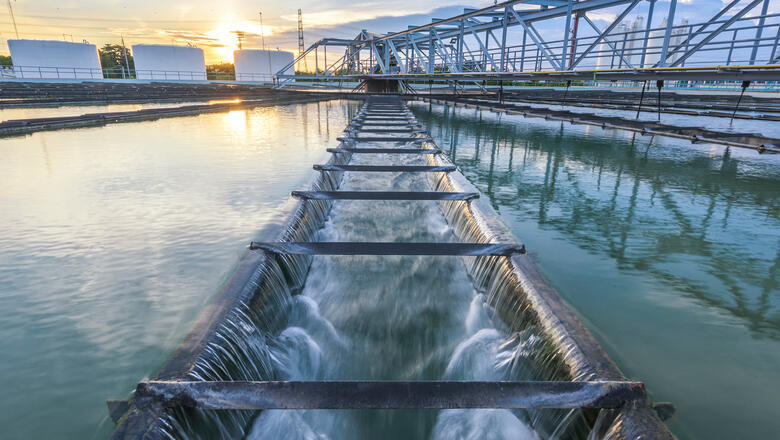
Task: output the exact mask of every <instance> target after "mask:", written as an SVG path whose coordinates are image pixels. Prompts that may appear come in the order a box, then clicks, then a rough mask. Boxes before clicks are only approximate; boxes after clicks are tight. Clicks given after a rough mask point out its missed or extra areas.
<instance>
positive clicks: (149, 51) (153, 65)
mask: <svg viewBox="0 0 780 440" xmlns="http://www.w3.org/2000/svg"><path fill="white" fill-rule="evenodd" d="M133 59H134V60H135V75H136V78H137V79H152V80H173V81H175V80H205V79H206V61H205V58H204V57H203V49H199V48H197V47H190V46H173V45H167V44H134V45H133Z"/></svg>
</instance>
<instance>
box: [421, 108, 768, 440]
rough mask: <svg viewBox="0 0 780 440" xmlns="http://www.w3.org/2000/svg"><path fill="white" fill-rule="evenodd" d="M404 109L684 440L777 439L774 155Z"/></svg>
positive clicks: (463, 112)
mask: <svg viewBox="0 0 780 440" xmlns="http://www.w3.org/2000/svg"><path fill="white" fill-rule="evenodd" d="M411 108H412V110H413V111H414V113H415V114H416V116H417V117H418V119H419V120H420V121H421V122H422V123H423V124H424V125H425V126H426V128H427V129H428V130H429V132H430V133H431V134H432V135H433V137H434V139H435V141H436V142H437V143H438V144H439V146H440V147H441V148H442V149H444V150H445V152H446V153H447V154H448V156H449V157H450V159H451V160H453V161H454V162H455V164H456V165H458V166H459V168H460V169H461V170H462V171H463V173H464V174H465V175H466V177H467V178H468V179H469V180H470V181H471V182H472V183H474V184H475V185H477V187H478V188H479V189H480V190H481V192H482V193H483V194H484V195H485V196H486V197H489V198H490V200H491V203H492V204H493V206H494V208H495V209H496V210H497V211H498V212H499V213H500V214H501V217H502V219H503V220H504V221H505V222H506V223H507V224H508V225H509V226H510V228H511V229H512V230H513V232H514V233H515V234H516V235H517V236H518V237H519V238H520V239H521V240H523V241H524V242H525V243H526V245H527V246H528V249H529V252H530V253H531V257H532V258H535V259H537V261H538V262H539V264H540V266H541V269H542V271H543V272H544V274H545V275H546V277H547V278H548V279H549V280H550V281H551V282H552V284H553V285H554V286H555V287H556V288H557V289H558V290H559V292H561V294H562V295H563V296H564V297H565V299H566V300H567V301H568V302H569V303H570V304H572V305H573V306H574V308H575V310H576V311H577V312H578V313H579V314H580V316H581V317H582V319H583V321H584V322H585V324H586V326H587V327H588V328H589V329H590V330H591V332H592V333H594V335H595V336H596V338H597V339H598V340H599V341H600V343H601V344H602V346H603V347H604V348H605V349H606V350H607V352H608V353H609V355H610V356H611V357H612V358H613V359H614V360H615V361H616V362H617V363H618V365H619V366H620V368H621V369H622V370H623V371H624V372H625V373H626V374H627V375H628V376H629V377H630V378H632V379H636V380H642V381H645V382H646V384H647V387H648V390H649V392H650V393H651V397H652V398H653V399H654V400H656V401H671V402H673V403H674V404H675V406H676V408H677V413H676V414H675V415H674V416H673V417H672V419H670V420H669V421H668V423H669V425H670V426H671V428H672V430H673V432H674V433H675V434H676V435H677V436H678V437H679V438H681V439H693V438H774V437H776V436H777V433H778V432H780V422H778V419H777V410H778V408H780V387H777V386H775V385H776V384H777V383H778V382H780V367H778V366H780V290H779V288H778V277H779V276H780V275H779V274H778V271H779V270H780V156H776V155H775V156H772V155H758V154H756V153H755V152H753V151H746V150H739V149H730V150H727V149H725V148H723V147H719V146H711V145H692V144H690V143H688V142H686V141H679V140H674V139H668V138H660V137H655V138H651V137H650V136H641V135H639V134H633V133H627V132H624V131H619V130H603V129H601V128H596V127H588V126H577V125H571V124H568V123H560V122H548V121H544V120H542V119H535V118H528V119H524V118H523V117H521V116H510V115H502V116H499V115H497V114H495V113H491V112H488V111H477V110H471V109H462V108H453V107H449V106H442V105H429V104H427V103H426V104H422V103H418V104H415V105H413V106H411ZM664 118H665V120H666V121H667V122H670V121H673V120H674V115H664ZM737 123H738V121H735V124H737ZM775 130H776V128H775Z"/></svg>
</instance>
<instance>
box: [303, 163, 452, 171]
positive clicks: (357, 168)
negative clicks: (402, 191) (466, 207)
mask: <svg viewBox="0 0 780 440" xmlns="http://www.w3.org/2000/svg"><path fill="white" fill-rule="evenodd" d="M314 169H315V170H317V171H361V172H375V173H396V172H398V173H434V172H445V173H449V172H452V171H455V170H456V168H455V167H454V166H452V165H441V166H426V165H416V166H415V165H408V166H404V165H314Z"/></svg>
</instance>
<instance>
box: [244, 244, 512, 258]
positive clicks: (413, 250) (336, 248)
mask: <svg viewBox="0 0 780 440" xmlns="http://www.w3.org/2000/svg"><path fill="white" fill-rule="evenodd" d="M249 249H250V250H258V249H262V250H264V251H267V252H272V253H275V254H294V255H439V256H473V257H475V256H487V255H492V256H499V257H508V256H511V255H515V254H524V253H525V246H524V245H522V244H495V243H391V242H370V241H368V242H354V241H341V242H327V241H312V242H275V243H260V242H255V241H253V242H251V243H249Z"/></svg>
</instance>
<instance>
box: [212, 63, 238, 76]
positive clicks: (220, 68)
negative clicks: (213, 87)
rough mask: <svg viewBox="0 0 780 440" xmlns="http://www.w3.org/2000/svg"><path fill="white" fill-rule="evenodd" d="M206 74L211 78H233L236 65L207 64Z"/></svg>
mask: <svg viewBox="0 0 780 440" xmlns="http://www.w3.org/2000/svg"><path fill="white" fill-rule="evenodd" d="M206 74H210V75H209V77H213V79H235V77H236V67H235V66H234V65H233V63H218V64H209V65H208V66H206Z"/></svg>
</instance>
